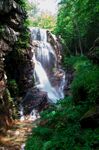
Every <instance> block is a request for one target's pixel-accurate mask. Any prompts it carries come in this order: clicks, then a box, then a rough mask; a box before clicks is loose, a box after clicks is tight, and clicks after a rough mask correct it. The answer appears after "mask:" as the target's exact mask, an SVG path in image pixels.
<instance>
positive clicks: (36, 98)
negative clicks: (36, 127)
mask: <svg viewBox="0 0 99 150" xmlns="http://www.w3.org/2000/svg"><path fill="white" fill-rule="evenodd" d="M47 100H48V98H47V93H46V92H43V91H39V90H38V89H32V90H30V91H28V92H27V93H26V96H25V97H24V99H23V102H22V105H23V107H24V114H30V113H31V111H32V110H33V109H36V110H38V111H41V110H43V109H44V107H45V105H46V104H47V103H48V102H47Z"/></svg>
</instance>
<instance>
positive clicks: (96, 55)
mask: <svg viewBox="0 0 99 150" xmlns="http://www.w3.org/2000/svg"><path fill="white" fill-rule="evenodd" d="M88 58H89V59H91V60H93V62H95V63H98V64H99V37H98V38H97V39H96V40H95V41H94V43H93V46H92V47H91V48H90V50H89V53H88Z"/></svg>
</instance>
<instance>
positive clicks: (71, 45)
mask: <svg viewBox="0 0 99 150" xmlns="http://www.w3.org/2000/svg"><path fill="white" fill-rule="evenodd" d="M98 13H99V1H96V0H61V2H60V4H59V13H58V17H57V27H56V30H55V31H56V34H60V35H61V37H62V39H63V43H64V44H65V45H66V47H68V49H69V52H70V53H71V54H78V53H79V54H82V53H85V52H87V51H88V50H89V48H90V47H91V46H92V44H93V42H94V40H95V39H96V38H97V37H98V36H99V30H98V22H99V17H98Z"/></svg>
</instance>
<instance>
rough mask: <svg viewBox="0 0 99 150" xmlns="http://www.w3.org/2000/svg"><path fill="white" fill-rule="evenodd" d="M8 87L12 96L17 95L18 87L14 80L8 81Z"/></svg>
mask: <svg viewBox="0 0 99 150" xmlns="http://www.w3.org/2000/svg"><path fill="white" fill-rule="evenodd" d="M8 87H9V91H10V93H11V96H12V97H15V96H18V94H19V88H18V85H17V83H16V81H15V80H10V81H8Z"/></svg>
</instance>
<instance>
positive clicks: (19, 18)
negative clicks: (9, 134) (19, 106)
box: [0, 0, 28, 129]
mask: <svg viewBox="0 0 99 150" xmlns="http://www.w3.org/2000/svg"><path fill="white" fill-rule="evenodd" d="M25 18H26V12H25V10H24V9H23V8H22V7H21V6H20V5H19V4H18V3H17V2H15V1H14V0H0V122H1V123H0V128H1V129H2V127H4V128H7V127H9V126H10V124H11V123H12V121H13V119H12V115H13V114H14V111H13V108H12V107H13V106H12V105H13V104H12V101H11V96H10V94H9V91H8V89H7V78H5V74H6V71H5V69H6V67H7V66H8V64H6V60H5V59H6V56H8V54H9V53H10V52H11V51H13V50H15V49H14V44H15V42H16V41H17V40H18V37H19V35H20V33H22V31H23V21H24V19H25ZM25 51H26V53H27V54H28V52H27V50H25ZM26 63H27V61H26ZM14 65H15V64H14ZM11 67H12V64H11ZM14 67H15V66H14ZM20 69H21V68H20ZM16 70H18V68H16ZM2 114H3V115H2Z"/></svg>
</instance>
